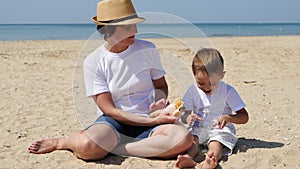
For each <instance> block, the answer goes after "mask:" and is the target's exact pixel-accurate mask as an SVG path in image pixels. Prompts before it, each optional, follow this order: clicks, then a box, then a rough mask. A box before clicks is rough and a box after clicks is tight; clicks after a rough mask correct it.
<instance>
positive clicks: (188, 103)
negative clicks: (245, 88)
mask: <svg viewBox="0 0 300 169" xmlns="http://www.w3.org/2000/svg"><path fill="white" fill-rule="evenodd" d="M182 101H183V102H184V107H185V109H186V110H193V111H194V112H199V111H201V112H202V111H203V109H204V108H208V110H209V115H208V117H207V119H206V120H207V121H211V122H213V121H214V120H216V119H217V118H218V117H220V116H221V115H222V114H233V111H238V110H240V109H242V108H244V107H245V106H246V105H245V103H244V102H243V100H242V99H241V97H240V96H239V94H238V93H237V91H236V90H235V89H234V88H233V87H232V86H230V85H228V84H226V83H225V82H223V81H220V84H219V87H218V88H217V89H216V90H215V91H214V92H213V93H212V95H206V94H205V93H204V92H203V91H202V90H201V89H199V88H198V87H197V84H192V85H191V86H190V87H189V88H188V90H187V92H186V93H185V95H184V97H183V99H182ZM226 126H227V127H229V128H231V129H233V131H235V127H234V125H233V124H232V123H228V124H227V125H226Z"/></svg>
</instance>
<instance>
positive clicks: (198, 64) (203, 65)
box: [192, 48, 224, 75]
mask: <svg viewBox="0 0 300 169" xmlns="http://www.w3.org/2000/svg"><path fill="white" fill-rule="evenodd" d="M192 69H193V74H194V75H196V74H197V73H198V72H199V71H201V72H205V73H207V74H208V75H211V74H212V73H216V74H217V75H222V73H223V72H224V59H223V57H222V55H221V54H220V52H219V51H218V50H216V49H213V48H203V49H200V50H198V51H197V53H196V55H195V56H194V59H193V62H192Z"/></svg>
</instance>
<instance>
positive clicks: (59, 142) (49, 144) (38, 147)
mask: <svg viewBox="0 0 300 169" xmlns="http://www.w3.org/2000/svg"><path fill="white" fill-rule="evenodd" d="M65 149H67V147H66V139H65V138H64V137H62V138H50V139H43V140H38V141H34V142H33V143H31V145H30V146H29V147H28V151H29V153H33V154H45V153H50V152H52V151H55V150H65Z"/></svg>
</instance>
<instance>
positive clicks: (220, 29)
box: [0, 23, 300, 41]
mask: <svg viewBox="0 0 300 169" xmlns="http://www.w3.org/2000/svg"><path fill="white" fill-rule="evenodd" d="M138 30H139V34H138V35H137V37H138V38H172V37H176V38H197V37H233V36H280V35H300V23H141V24H138ZM95 32H97V31H96V25H95V24H94V23H67V24H62V23H56V24H53V23H47V24H46V23H38V24H35V23H34V24H28V23H26V24H21V23H18V24H0V34H1V36H0V41H7V40H82V39H90V38H91V37H92V36H93V35H95Z"/></svg>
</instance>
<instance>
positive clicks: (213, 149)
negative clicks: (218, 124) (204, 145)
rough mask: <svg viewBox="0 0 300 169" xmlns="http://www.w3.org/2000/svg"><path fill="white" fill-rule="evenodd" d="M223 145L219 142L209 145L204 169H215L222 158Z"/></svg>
mask: <svg viewBox="0 0 300 169" xmlns="http://www.w3.org/2000/svg"><path fill="white" fill-rule="evenodd" d="M222 148H223V145H222V144H221V143H220V142H218V141H212V142H210V143H209V145H208V152H207V154H206V156H205V161H204V163H203V166H202V169H214V168H215V167H216V166H217V165H218V161H219V160H220V159H221V157H222Z"/></svg>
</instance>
